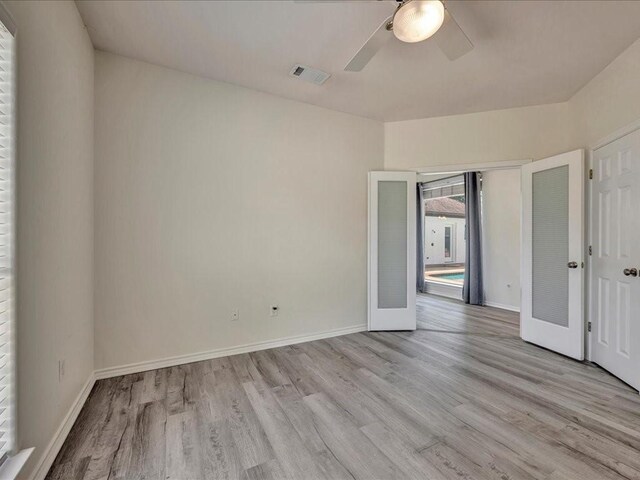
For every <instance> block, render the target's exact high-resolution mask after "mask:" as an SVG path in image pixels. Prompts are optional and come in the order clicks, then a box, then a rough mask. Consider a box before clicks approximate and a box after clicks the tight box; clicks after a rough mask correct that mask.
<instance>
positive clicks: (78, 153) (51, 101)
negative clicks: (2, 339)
mask: <svg viewBox="0 0 640 480" xmlns="http://www.w3.org/2000/svg"><path fill="white" fill-rule="evenodd" d="M6 6H7V9H8V10H9V11H10V12H11V13H12V15H13V16H14V19H15V21H16V23H17V26H18V32H17V45H18V47H17V48H18V52H17V64H18V145H17V147H18V153H17V165H18V168H17V195H18V198H17V200H18V225H17V228H18V239H17V244H18V258H17V265H18V290H17V292H18V293H17V295H18V296H17V322H18V410H19V411H18V437H19V439H18V441H19V446H20V447H36V452H35V453H34V455H32V457H31V459H30V461H29V463H28V465H27V466H26V468H25V470H24V471H23V474H24V475H23V476H24V477H26V475H27V474H28V473H29V472H30V471H31V470H32V469H33V467H34V465H35V463H36V462H37V460H38V459H39V458H40V456H41V455H42V453H43V449H44V448H45V447H46V446H47V444H48V443H49V441H50V440H51V438H52V437H53V434H54V432H55V431H56V429H57V428H58V427H59V425H60V424H61V422H62V420H63V418H64V416H65V415H66V413H67V411H68V410H69V408H70V407H71V405H72V403H73V401H74V399H75V398H76V396H77V395H78V393H79V392H80V390H81V389H82V386H83V385H84V383H85V382H86V380H87V379H88V377H89V375H90V373H91V372H92V370H93V303H92V299H93V200H92V199H93V71H94V70H93V55H94V54H93V48H92V46H91V42H90V41H89V37H88V36H87V33H86V31H85V29H84V27H83V25H82V21H81V20H80V15H79V14H78V11H77V10H76V6H75V4H74V3H73V2H41V3H40V2H38V3H36V2H6ZM62 359H64V360H66V375H65V377H64V378H63V379H62V381H61V382H59V381H58V360H62Z"/></svg>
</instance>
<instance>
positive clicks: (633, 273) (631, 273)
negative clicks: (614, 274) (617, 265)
mask: <svg viewBox="0 0 640 480" xmlns="http://www.w3.org/2000/svg"><path fill="white" fill-rule="evenodd" d="M622 273H624V274H625V276H627V277H637V276H638V269H637V268H625V269H624V270H623V271H622Z"/></svg>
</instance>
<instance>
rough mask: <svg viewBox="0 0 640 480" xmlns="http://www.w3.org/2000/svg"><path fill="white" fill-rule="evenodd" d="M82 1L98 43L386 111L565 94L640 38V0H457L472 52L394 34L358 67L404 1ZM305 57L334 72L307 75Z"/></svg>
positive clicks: (344, 106) (410, 114) (494, 105)
mask: <svg viewBox="0 0 640 480" xmlns="http://www.w3.org/2000/svg"><path fill="white" fill-rule="evenodd" d="M76 3H77V4H78V8H79V10H80V13H81V15H82V18H83V19H84V22H85V24H86V25H87V27H88V30H89V34H90V36H91V39H92V41H93V43H94V46H95V47H96V48H97V49H99V50H105V51H108V52H113V53H116V54H120V55H124V56H127V57H131V58H135V59H139V60H143V61H147V62H150V63H155V64H159V65H164V66H167V67H171V68H175V69H178V70H181V71H184V72H189V73H193V74H196V75H201V76H204V77H208V78H212V79H215V80H221V81H224V82H230V83H234V84H237V85H242V86H245V87H249V88H254V89H256V90H261V91H264V92H268V93H272V94H275V95H279V96H282V97H286V98H291V99H295V100H300V101H303V102H307V103H312V104H315V105H320V106H323V107H326V108H330V109H333V110H339V111H343V112H348V113H353V114H356V115H361V116H365V117H370V118H375V119H378V120H384V121H394V120H406V119H413V118H424V117H434V116H442V115H453V114H460V113H470V112H478V111H485V110H495V109H502V108H511V107H518V106H526V105H537V104H544V103H554V102H561V101H565V100H568V99H569V98H570V97H571V96H572V95H573V94H574V93H575V92H576V91H578V90H579V89H580V88H581V87H582V86H583V85H584V84H586V83H587V82H588V81H589V80H590V79H591V78H593V77H594V76H595V75H596V74H597V73H598V72H599V71H601V70H602V69H603V68H604V67H605V66H606V65H607V64H608V63H610V62H611V61H612V60H613V59H614V58H615V57H616V56H618V55H619V54H620V53H621V52H622V51H623V50H624V49H625V48H626V47H627V46H629V45H630V44H631V43H633V42H634V41H635V40H636V39H637V38H639V37H640V2H625V1H484V0H477V1H456V0H450V1H447V2H446V4H447V7H448V8H449V11H450V12H451V13H452V14H453V15H454V17H455V18H456V20H457V21H458V23H459V24H460V26H461V27H462V28H463V30H465V32H466V33H467V35H468V36H469V38H470V39H471V41H472V42H473V43H474V45H475V49H474V50H473V51H472V52H470V53H469V54H467V55H466V56H464V57H462V58H460V59H458V60H456V61H455V62H450V61H449V60H448V59H447V58H446V57H445V56H444V54H443V53H442V52H441V51H440V50H439V49H438V47H437V46H436V45H435V44H434V43H433V42H430V41H429V40H427V41H425V42H422V43H418V44H404V43H402V42H400V41H398V40H396V39H395V38H393V39H392V40H391V41H390V42H389V43H388V44H387V45H386V46H385V47H384V48H383V49H382V50H381V51H380V52H378V54H377V55H376V56H375V57H374V58H373V60H372V61H371V62H370V63H369V65H367V67H365V69H364V70H363V71H362V72H360V73H350V72H343V71H342V69H343V67H344V66H345V65H346V64H347V62H348V61H349V60H350V58H351V57H352V56H353V55H354V53H355V52H356V51H357V50H358V49H359V48H360V46H361V45H362V44H363V43H364V42H365V41H366V40H367V38H368V37H369V35H370V34H371V33H372V32H373V30H374V29H375V28H376V27H378V26H379V25H380V23H381V22H382V21H383V20H384V19H385V18H386V17H387V16H389V15H390V14H391V13H392V12H393V10H394V8H395V7H394V2H388V1H383V2H363V1H353V2H346V1H342V2H324V3H323V2H319V3H312V2H308V3H305V2H294V1H291V0H290V1H237V0H236V1H212V2H201V1H200V2H199V1H195V2H192V1H167V2H156V1H114V0H107V1H102V0H88V1H85V0H78V1H77V2H76ZM294 63H302V64H305V65H309V66H313V67H317V68H320V69H322V70H325V71H327V72H329V73H331V75H332V77H331V78H330V79H329V80H328V81H327V82H326V83H325V84H324V85H322V86H316V85H312V84H307V83H304V82H301V81H300V80H299V79H296V78H292V77H290V76H289V75H288V73H289V70H290V69H291V67H292V66H293V64H294Z"/></svg>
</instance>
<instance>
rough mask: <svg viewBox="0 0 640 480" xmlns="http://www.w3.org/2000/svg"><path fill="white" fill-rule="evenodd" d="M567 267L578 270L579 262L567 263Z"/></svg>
mask: <svg viewBox="0 0 640 480" xmlns="http://www.w3.org/2000/svg"><path fill="white" fill-rule="evenodd" d="M567 267H569V268H578V262H569V263H567Z"/></svg>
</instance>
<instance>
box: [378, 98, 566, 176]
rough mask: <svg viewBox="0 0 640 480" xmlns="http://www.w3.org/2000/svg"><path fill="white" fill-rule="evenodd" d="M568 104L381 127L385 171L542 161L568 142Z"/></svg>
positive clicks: (406, 122)
mask: <svg viewBox="0 0 640 480" xmlns="http://www.w3.org/2000/svg"><path fill="white" fill-rule="evenodd" d="M570 134H571V130H570V128H569V107H568V105H567V104H566V103H559V104H552V105H541V106H535V107H524V108H513V109H509V110H496V111H491V112H483V113H472V114H468V115H454V116H450V117H437V118H426V119H421V120H408V121H404V122H391V123H386V124H385V168H386V169H388V170H399V169H407V168H416V167H426V166H435V165H451V164H465V163H479V162H484V163H486V162H498V161H506V160H524V159H528V158H542V157H546V156H549V155H553V154H556V153H560V152H562V151H564V150H566V145H567V144H568V143H571V142H570Z"/></svg>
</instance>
